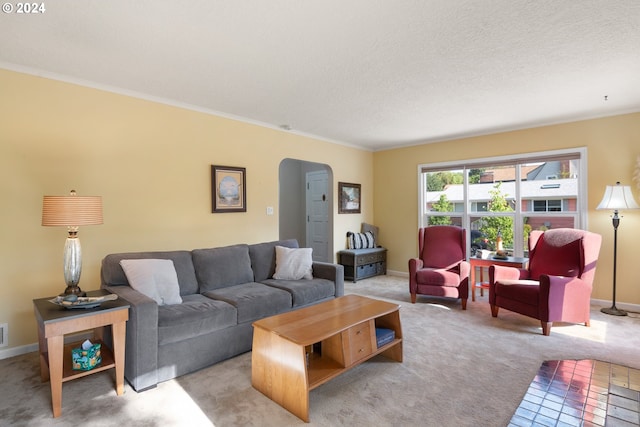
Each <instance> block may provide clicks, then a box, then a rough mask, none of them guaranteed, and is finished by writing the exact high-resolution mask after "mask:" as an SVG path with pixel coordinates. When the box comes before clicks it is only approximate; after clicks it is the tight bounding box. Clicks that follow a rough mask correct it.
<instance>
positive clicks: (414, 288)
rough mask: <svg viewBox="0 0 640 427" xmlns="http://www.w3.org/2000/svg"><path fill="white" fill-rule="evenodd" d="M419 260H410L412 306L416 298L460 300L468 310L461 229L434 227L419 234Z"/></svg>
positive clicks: (467, 267)
mask: <svg viewBox="0 0 640 427" xmlns="http://www.w3.org/2000/svg"><path fill="white" fill-rule="evenodd" d="M418 248H419V249H418V258H412V259H410V260H409V292H410V293H411V302H412V303H415V302H416V297H417V295H418V294H421V295H433V296H439V297H450V298H460V299H461V300H462V309H463V310H466V309H467V299H468V298H469V273H470V271H471V267H470V265H469V262H468V261H467V237H466V234H465V230H464V228H460V227H456V226H453V225H433V226H431V227H426V228H421V229H420V230H419V231H418Z"/></svg>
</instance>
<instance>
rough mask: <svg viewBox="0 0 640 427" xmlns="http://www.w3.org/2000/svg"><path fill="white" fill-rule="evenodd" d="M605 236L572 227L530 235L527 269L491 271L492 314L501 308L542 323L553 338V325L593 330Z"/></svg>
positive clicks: (494, 269) (499, 268)
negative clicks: (591, 317) (593, 299)
mask: <svg viewBox="0 0 640 427" xmlns="http://www.w3.org/2000/svg"><path fill="white" fill-rule="evenodd" d="M601 243H602V236H600V235H599V234H595V233H591V232H588V231H584V230H578V229H574V228H558V229H553V230H548V231H546V232H542V231H537V230H536V231H532V232H531V234H529V266H528V268H527V269H519V268H513V267H501V266H497V265H492V266H491V267H489V304H491V315H492V316H493V317H497V316H498V310H499V309H500V307H502V308H505V309H507V310H510V311H514V312H516V313H520V314H523V315H525V316H529V317H533V318H534V319H539V320H540V323H541V325H542V333H543V334H544V335H549V333H550V332H551V326H552V324H553V322H570V323H584V324H585V325H586V326H589V325H590V323H589V309H590V301H591V289H592V285H593V278H594V275H595V271H596V262H597V260H598V255H599V253H600V244H601Z"/></svg>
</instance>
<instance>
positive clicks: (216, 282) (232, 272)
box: [192, 245, 253, 293]
mask: <svg viewBox="0 0 640 427" xmlns="http://www.w3.org/2000/svg"><path fill="white" fill-rule="evenodd" d="M192 256H193V265H194V266H195V269H196V276H197V277H198V283H199V284H200V293H204V292H206V291H210V290H213V289H219V288H224V287H227V286H234V285H239V284H241V283H247V282H253V270H251V259H250V258H249V246H248V245H233V246H224V247H221V248H211V249H195V250H194V251H193V252H192Z"/></svg>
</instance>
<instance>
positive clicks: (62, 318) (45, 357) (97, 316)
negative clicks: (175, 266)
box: [33, 290, 129, 418]
mask: <svg viewBox="0 0 640 427" xmlns="http://www.w3.org/2000/svg"><path fill="white" fill-rule="evenodd" d="M107 294H109V292H107V291H104V290H99V291H91V292H87V296H91V297H96V296H102V295H107ZM52 298H54V297H51V298H41V299H34V300H33V308H34V312H35V315H36V321H37V323H38V346H39V352H40V377H41V379H42V381H43V382H44V381H47V380H49V381H50V382H51V405H52V408H53V416H54V418H55V417H59V416H60V414H61V413H62V383H63V382H65V381H71V380H74V379H76V378H81V377H84V376H87V375H91V374H95V373H96V372H102V371H105V370H107V369H111V368H115V371H116V394H117V395H118V396H120V395H122V394H123V393H124V347H125V336H126V323H127V320H129V303H128V302H126V301H124V300H122V299H117V300H114V301H105V302H103V303H102V304H101V305H100V306H99V307H96V308H90V309H80V308H78V309H73V310H68V309H66V308H64V307H60V306H58V305H56V304H53V303H51V302H49V300H50V299H52ZM105 326H111V330H112V335H113V349H110V348H108V347H107V346H106V345H105V344H104V343H103V342H102V341H101V338H102V329H103V327H105ZM89 329H95V331H94V333H95V334H96V336H97V338H98V339H96V340H95V341H92V342H94V343H97V342H100V343H101V344H102V346H101V349H100V353H101V356H102V363H101V364H100V365H99V366H98V367H96V368H93V369H92V370H90V371H74V370H73V369H72V368H71V349H72V348H77V347H80V345H81V343H73V344H68V345H64V336H65V334H71V333H76V332H81V331H86V330H89Z"/></svg>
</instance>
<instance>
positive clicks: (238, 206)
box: [211, 165, 247, 213]
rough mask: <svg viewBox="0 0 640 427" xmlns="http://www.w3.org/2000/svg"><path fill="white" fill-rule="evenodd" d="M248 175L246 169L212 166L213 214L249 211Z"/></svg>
mask: <svg viewBox="0 0 640 427" xmlns="http://www.w3.org/2000/svg"><path fill="white" fill-rule="evenodd" d="M246 175H247V174H246V169H245V168H237V167H233V166H218V165H211V200H212V209H211V212H213V213H224V212H246V211H247V185H246V180H247V176H246Z"/></svg>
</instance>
